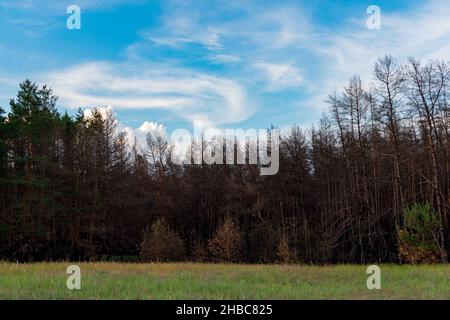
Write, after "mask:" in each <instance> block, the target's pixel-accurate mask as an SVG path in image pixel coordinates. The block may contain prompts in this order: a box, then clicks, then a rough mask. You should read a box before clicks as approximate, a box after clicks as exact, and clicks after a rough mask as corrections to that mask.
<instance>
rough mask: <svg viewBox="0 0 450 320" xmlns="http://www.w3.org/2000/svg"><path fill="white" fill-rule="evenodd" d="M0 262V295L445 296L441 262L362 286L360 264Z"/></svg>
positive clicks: (395, 270)
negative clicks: (75, 278) (72, 275)
mask: <svg viewBox="0 0 450 320" xmlns="http://www.w3.org/2000/svg"><path fill="white" fill-rule="evenodd" d="M70 264H71V263H36V264H15V263H0V299H450V266H449V265H429V266H428V265H427V266H425V265H423V266H407V265H403V266H400V265H381V266H380V267H381V289H380V290H368V289H367V287H366V280H367V277H368V276H369V275H367V274H366V266H358V265H336V266H304V265H286V266H284V265H233V264H199V263H177V264H162V263H161V264H125V263H79V264H78V265H79V266H80V268H81V286H82V287H81V290H68V289H67V287H66V280H67V277H68V276H69V275H67V274H66V268H67V266H68V265H70Z"/></svg>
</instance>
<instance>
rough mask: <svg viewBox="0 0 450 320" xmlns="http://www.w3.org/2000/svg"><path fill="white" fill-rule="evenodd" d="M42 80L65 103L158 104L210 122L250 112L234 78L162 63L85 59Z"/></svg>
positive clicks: (233, 119)
mask: <svg viewBox="0 0 450 320" xmlns="http://www.w3.org/2000/svg"><path fill="white" fill-rule="evenodd" d="M43 79H46V82H48V83H49V84H50V85H51V86H52V87H53V88H54V89H55V91H56V92H57V93H58V95H59V97H60V103H62V104H64V105H67V106H68V107H89V106H105V105H112V106H113V107H114V108H116V109H124V108H125V109H139V108H141V109H142V108H144V109H155V108H159V109H166V110H170V111H172V112H174V113H176V114H177V115H178V116H179V117H181V118H184V119H187V120H190V121H193V120H196V119H203V120H205V119H207V120H208V121H209V122H211V123H215V124H225V123H234V122H239V121H242V120H244V119H246V118H247V117H248V116H249V115H250V113H251V109H250V108H249V104H248V103H247V97H246V93H245V90H244V89H243V88H242V87H241V86H240V85H239V84H238V83H236V82H235V81H232V80H229V79H225V78H218V77H214V76H210V75H207V74H203V73H193V72H192V71H186V70H183V69H178V68H169V67H167V66H164V68H161V69H159V68H158V66H155V65H146V66H144V65H142V64H141V65H139V66H133V65H129V64H111V63H108V62H91V63H87V64H82V65H78V66H75V67H70V68H68V69H64V70H56V71H53V72H52V73H50V74H46V75H43Z"/></svg>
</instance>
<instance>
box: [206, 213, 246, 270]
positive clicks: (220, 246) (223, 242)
mask: <svg viewBox="0 0 450 320" xmlns="http://www.w3.org/2000/svg"><path fill="white" fill-rule="evenodd" d="M241 249H242V237H241V234H240V232H239V230H238V228H237V227H236V226H235V225H234V223H233V221H232V220H231V219H230V218H226V219H225V221H224V222H223V224H222V225H221V226H220V227H219V229H218V230H217V231H216V233H215V234H214V236H213V238H212V239H211V240H209V242H208V250H209V252H211V254H212V256H213V257H214V258H215V259H216V260H217V261H221V262H234V261H237V260H238V259H239V257H240V256H241Z"/></svg>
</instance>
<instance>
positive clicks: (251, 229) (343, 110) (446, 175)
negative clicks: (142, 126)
mask: <svg viewBox="0 0 450 320" xmlns="http://www.w3.org/2000/svg"><path fill="white" fill-rule="evenodd" d="M449 80H450V65H449V64H448V63H446V62H441V61H433V60H430V61H427V62H423V61H420V60H417V59H415V58H410V59H408V60H407V61H404V62H403V61H402V62H400V61H398V60H396V59H395V58H394V57H391V56H385V57H382V58H380V59H379V60H378V61H377V62H376V63H375V64H374V66H373V77H372V79H364V82H363V80H362V79H360V77H359V76H356V75H355V76H353V77H352V78H351V79H350V80H349V82H348V84H347V85H346V86H345V87H344V88H343V89H342V91H340V92H332V93H330V95H329V97H328V99H327V101H324V104H327V111H326V112H324V114H323V116H322V118H321V119H320V121H318V123H316V124H314V125H312V126H311V128H309V129H304V128H300V127H298V126H295V125H294V126H293V127H292V129H291V131H290V132H289V133H287V134H284V135H283V136H282V137H281V139H280V160H279V162H280V164H279V172H278V173H277V174H276V175H272V176H261V175H260V171H259V168H258V166H259V165H258V164H239V165H238V164H235V165H229V164H227V165H219V164H212V165H207V164H205V163H203V164H201V165H177V164H174V163H173V162H171V161H169V159H170V153H171V144H170V143H169V141H167V140H166V139H165V138H164V137H163V136H160V135H157V134H156V133H153V134H152V133H150V134H148V136H147V143H146V145H145V146H139V145H138V144H137V143H134V144H133V143H129V142H128V141H127V139H126V135H125V133H124V132H119V130H118V129H117V122H116V121H115V119H114V117H113V116H108V117H105V116H103V115H102V114H101V112H99V110H98V109H94V111H93V113H92V116H90V117H86V116H84V113H83V111H82V110H80V112H79V113H78V114H77V115H75V116H70V115H68V114H67V113H64V114H62V113H60V112H59V111H58V110H57V107H56V106H57V92H55V93H54V92H53V91H52V89H51V88H49V87H47V86H45V85H43V86H41V85H39V84H36V83H34V82H32V81H30V80H25V81H24V82H22V83H21V84H20V88H19V91H18V94H17V96H16V97H15V98H13V99H11V101H10V106H9V109H10V111H9V112H8V113H6V112H5V111H4V110H5V109H4V108H3V109H1V108H0V260H11V261H19V262H32V261H63V260H73V261H78V260H83V261H99V260H101V261H105V260H106V261H208V262H218V261H221V262H236V263H305V264H333V263H358V264H365V263H371V262H380V263H381V262H383V263H423V262H426V263H446V262H448V253H449V251H450V228H449V222H448V219H449V217H450V159H449V152H450V108H449V106H448V104H447V94H449V93H450V91H449V89H450V86H449ZM365 81H367V82H365ZM274 108H276V106H274ZM267 121H268V123H270V119H267ZM271 125H273V126H276V124H271ZM273 126H271V127H270V128H268V130H271V128H273Z"/></svg>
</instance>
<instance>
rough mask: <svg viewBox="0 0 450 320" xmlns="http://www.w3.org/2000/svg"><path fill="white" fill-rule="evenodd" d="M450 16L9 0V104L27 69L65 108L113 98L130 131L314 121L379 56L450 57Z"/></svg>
mask: <svg viewBox="0 0 450 320" xmlns="http://www.w3.org/2000/svg"><path fill="white" fill-rule="evenodd" d="M71 4H75V5H78V6H79V7H80V9H81V24H82V26H81V30H68V29H67V28H66V19H67V17H68V16H69V15H68V14H66V8H67V6H69V5H71ZM369 5H378V6H379V7H380V9H381V29H380V30H369V29H368V28H367V27H366V20H367V18H368V14H367V13H366V9H367V7H368V6H369ZM449 17H450V3H449V2H448V1H414V0H413V1H398V0H389V1H387V0H386V1H363V0H358V1H356V0H355V1H324V0H319V1H200V0H197V1H181V0H180V1H171V0H165V1H150V0H148V1H144V0H137V1H131V0H109V1H108V0H91V1H87V0H78V1H77V0H71V1H64V0H63V1H45V0H34V1H31V0H22V1H11V0H8V1H4V0H0V105H1V106H2V107H3V108H5V109H6V110H8V101H9V99H10V98H11V97H13V96H14V95H15V94H16V92H17V87H18V86H17V85H18V83H19V82H20V81H22V80H24V79H26V78H30V79H31V80H33V81H36V82H38V83H41V84H43V83H47V84H49V85H51V86H52V87H53V88H54V90H55V92H56V94H57V95H58V96H59V108H60V109H61V110H68V111H69V112H70V113H74V112H75V111H76V110H77V109H78V108H79V107H81V108H89V107H104V106H111V108H112V109H113V110H114V112H115V113H116V114H117V115H118V118H119V119H120V123H121V127H122V128H127V130H129V131H130V132H137V131H139V129H140V130H141V131H144V130H150V129H153V128H159V127H164V128H166V129H167V131H172V130H174V129H175V128H187V129H189V128H191V127H192V122H193V121H202V123H203V124H204V125H205V126H209V127H217V128H266V127H268V126H270V125H276V126H279V127H286V126H291V125H293V124H298V125H300V126H303V127H309V126H310V124H312V123H316V122H317V121H318V120H319V118H320V116H321V114H322V113H323V111H324V110H325V109H326V107H327V106H326V103H325V102H324V100H325V99H326V97H327V95H328V94H329V93H331V92H332V91H333V90H335V89H337V90H340V89H341V88H342V86H343V85H345V83H346V82H347V81H348V79H349V78H350V77H351V76H352V75H353V74H360V75H361V77H362V78H363V80H364V81H366V83H368V82H370V81H371V80H372V75H371V68H372V65H373V63H374V62H375V61H376V59H377V57H380V56H382V55H385V54H392V55H394V56H396V57H398V59H399V60H402V59H405V58H407V57H408V56H411V55H413V56H416V57H418V58H421V59H424V60H426V59H430V58H438V59H444V60H450V23H449V22H448V21H450V19H449Z"/></svg>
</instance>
